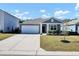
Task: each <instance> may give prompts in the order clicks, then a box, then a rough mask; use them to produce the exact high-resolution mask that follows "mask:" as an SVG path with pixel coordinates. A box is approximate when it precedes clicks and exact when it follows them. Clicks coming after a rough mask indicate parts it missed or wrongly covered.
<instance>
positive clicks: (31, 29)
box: [21, 25, 39, 34]
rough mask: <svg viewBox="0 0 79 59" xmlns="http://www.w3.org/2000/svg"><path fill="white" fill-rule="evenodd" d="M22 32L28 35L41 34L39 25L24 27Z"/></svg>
mask: <svg viewBox="0 0 79 59" xmlns="http://www.w3.org/2000/svg"><path fill="white" fill-rule="evenodd" d="M21 31H22V33H26V34H35V33H39V25H22V26H21Z"/></svg>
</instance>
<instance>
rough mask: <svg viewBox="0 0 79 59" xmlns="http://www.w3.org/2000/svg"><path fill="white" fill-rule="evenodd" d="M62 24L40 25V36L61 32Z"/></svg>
mask: <svg viewBox="0 0 79 59" xmlns="http://www.w3.org/2000/svg"><path fill="white" fill-rule="evenodd" d="M60 30H61V24H60V23H42V24H40V34H48V33H49V31H60Z"/></svg>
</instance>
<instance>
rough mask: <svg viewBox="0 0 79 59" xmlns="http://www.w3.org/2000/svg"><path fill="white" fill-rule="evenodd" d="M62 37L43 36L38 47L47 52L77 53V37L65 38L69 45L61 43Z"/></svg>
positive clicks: (78, 48)
mask: <svg viewBox="0 0 79 59" xmlns="http://www.w3.org/2000/svg"><path fill="white" fill-rule="evenodd" d="M63 39H64V36H48V35H43V36H41V38H40V46H41V48H43V49H44V50H47V51H79V36H66V39H67V40H69V41H70V43H63V42H61V40H63Z"/></svg>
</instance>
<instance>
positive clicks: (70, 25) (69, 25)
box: [64, 19, 79, 34]
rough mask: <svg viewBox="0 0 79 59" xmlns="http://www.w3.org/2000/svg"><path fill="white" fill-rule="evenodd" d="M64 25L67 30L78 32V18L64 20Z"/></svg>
mask: <svg viewBox="0 0 79 59" xmlns="http://www.w3.org/2000/svg"><path fill="white" fill-rule="evenodd" d="M64 25H66V30H67V31H70V32H76V33H78V34H79V19H75V20H71V21H69V22H66V23H65V24H64Z"/></svg>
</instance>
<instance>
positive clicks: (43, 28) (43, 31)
mask: <svg viewBox="0 0 79 59" xmlns="http://www.w3.org/2000/svg"><path fill="white" fill-rule="evenodd" d="M46 30H47V26H46V24H43V25H42V33H46Z"/></svg>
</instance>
